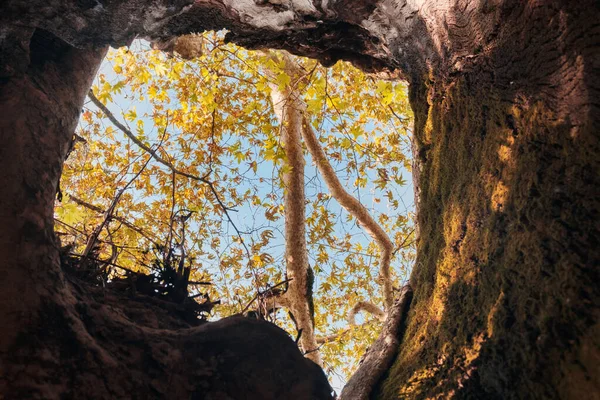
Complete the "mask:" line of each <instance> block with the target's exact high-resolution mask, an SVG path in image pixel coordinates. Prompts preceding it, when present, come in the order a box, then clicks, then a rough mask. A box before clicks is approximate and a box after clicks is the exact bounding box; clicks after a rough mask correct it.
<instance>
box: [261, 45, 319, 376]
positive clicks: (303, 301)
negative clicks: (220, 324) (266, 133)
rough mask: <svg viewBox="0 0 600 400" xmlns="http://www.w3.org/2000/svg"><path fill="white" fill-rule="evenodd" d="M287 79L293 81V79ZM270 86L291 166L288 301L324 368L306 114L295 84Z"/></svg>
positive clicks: (307, 347) (308, 350)
mask: <svg viewBox="0 0 600 400" xmlns="http://www.w3.org/2000/svg"><path fill="white" fill-rule="evenodd" d="M268 55H269V56H270V57H272V58H273V59H277V56H275V54H274V53H268ZM290 62H291V61H290V60H286V67H285V68H291V64H290ZM288 64H290V65H289V66H288ZM290 71H291V70H290ZM286 72H288V71H286ZM267 74H268V75H270V78H274V76H273V75H274V74H273V72H272V71H267ZM288 75H289V76H290V77H291V78H292V80H293V78H294V75H293V74H288ZM297 77H298V76H296V78H297ZM272 80H274V79H272ZM270 86H271V101H272V103H273V108H274V110H275V114H276V115H277V118H278V120H279V123H280V132H281V142H282V145H283V149H284V151H285V154H286V161H287V163H288V165H287V167H288V168H287V169H285V170H284V172H283V183H284V186H285V191H284V209H285V259H286V270H287V274H288V276H289V277H290V278H293V279H294V281H293V282H292V284H290V286H289V289H288V292H287V296H286V297H287V301H288V302H289V310H290V311H291V313H292V314H293V315H294V318H295V321H296V326H297V329H298V331H300V330H302V335H300V336H299V343H300V347H301V348H302V349H303V351H304V354H305V355H306V356H307V357H308V358H309V359H311V360H312V361H314V362H315V363H317V364H319V365H322V360H321V354H320V352H319V351H318V344H317V341H316V337H315V327H314V310H313V297H312V290H313V288H312V285H313V272H312V269H311V268H310V266H309V264H308V249H307V244H306V205H305V199H306V196H305V194H304V164H305V161H304V152H303V150H302V119H303V110H302V109H301V108H299V107H298V105H299V101H298V99H299V98H298V92H297V89H296V88H295V87H294V86H293V85H292V84H288V85H287V86H286V87H285V88H283V89H282V88H280V87H279V85H277V84H273V83H271V84H270Z"/></svg>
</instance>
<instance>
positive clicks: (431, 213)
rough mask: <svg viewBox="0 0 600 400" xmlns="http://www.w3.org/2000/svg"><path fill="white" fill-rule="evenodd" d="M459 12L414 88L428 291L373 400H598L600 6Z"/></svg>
mask: <svg viewBox="0 0 600 400" xmlns="http://www.w3.org/2000/svg"><path fill="white" fill-rule="evenodd" d="M456 5H457V6H456V7H453V8H449V9H446V10H442V9H440V10H438V12H437V13H436V12H431V13H430V14H429V18H428V19H425V23H426V24H427V25H428V26H433V27H434V28H437V29H438V31H437V32H436V31H435V29H434V30H431V32H432V40H433V42H434V43H440V44H441V45H443V46H444V47H445V49H444V51H445V52H446V53H447V55H444V54H443V53H442V54H440V55H441V56H442V57H441V62H440V64H439V65H438V68H437V69H431V70H430V72H429V74H428V76H423V77H422V78H421V79H417V80H414V81H413V82H412V85H411V102H412V107H413V110H414V112H415V132H414V134H415V141H416V147H417V153H416V154H415V157H417V162H418V163H419V164H420V166H419V168H418V173H419V174H420V182H419V183H420V185H419V186H420V193H419V197H420V203H419V214H418V225H419V229H420V232H419V241H418V257H417V262H416V265H415V268H414V271H413V274H412V277H411V286H412V287H413V288H415V294H414V300H413V303H412V305H411V309H410V312H409V315H408V320H407V327H406V331H405V333H404V334H403V337H402V341H401V344H400V354H399V356H398V358H397V360H396V361H395V364H394V366H393V367H392V368H391V370H390V371H389V373H388V376H387V378H386V379H385V380H384V381H383V383H382V384H381V385H380V387H379V389H378V391H377V394H376V395H375V394H374V395H373V397H374V398H380V399H396V398H446V397H453V398H485V399H517V398H524V397H527V398H548V399H549V398H565V399H566V398H573V399H578V398H598V397H597V396H598V393H600V381H599V377H600V371H599V369H598V366H599V365H600V352H599V350H598V349H599V348H600V347H599V346H600V340H599V338H600V329H599V328H600V327H599V325H598V317H599V316H600V313H599V306H600V291H599V288H598V284H597V282H598V279H599V278H600V276H599V274H598V265H600V254H599V251H600V247H599V246H598V237H600V235H599V232H598V229H599V223H598V221H599V214H598V210H599V209H600V204H599V198H600V197H599V196H598V194H599V191H598V187H599V186H598V185H599V184H600V181H599V175H598V171H600V165H599V164H600V143H599V136H598V129H599V128H600V126H599V121H600V119H599V117H600V113H599V111H600V110H599V104H598V98H600V97H599V95H600V93H599V91H600V79H599V76H598V72H599V70H598V66H599V65H600V58H599V54H600V46H599V45H600V29H599V28H600V26H599V25H598V21H599V20H600V13H599V12H598V4H597V3H594V2H559V1H556V2H551V1H547V2H536V1H513V2H511V1H496V2H483V1H482V2H457V4H456ZM459 5H460V6H461V7H459ZM463 6H464V7H463ZM430 11H431V10H430ZM434 11H435V10H434ZM440 20H445V21H446V26H447V28H444V27H443V26H440V25H439V23H436V21H440Z"/></svg>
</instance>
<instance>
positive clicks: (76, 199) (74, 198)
mask: <svg viewBox="0 0 600 400" xmlns="http://www.w3.org/2000/svg"><path fill="white" fill-rule="evenodd" d="M69 200H71V201H73V203H75V204H78V205H80V206H82V207H85V208H87V209H89V210H92V211H95V212H97V213H99V214H104V213H105V212H106V210H103V209H102V208H100V207H98V206H95V205H93V204H91V203H88V202H86V201H84V200H82V199H80V198H79V197H77V196H75V195H73V194H70V193H69ZM111 218H112V219H114V220H115V221H119V222H120V223H122V224H123V225H125V226H126V227H128V228H129V229H131V230H133V231H136V232H137V233H139V234H140V235H142V236H143V237H145V238H146V239H148V240H149V241H151V242H152V243H153V244H155V245H158V242H157V241H156V239H154V238H152V237H151V236H150V235H149V234H148V233H146V232H144V231H143V230H142V229H140V228H138V227H137V226H135V225H134V224H132V223H131V222H129V221H127V220H126V219H125V218H123V217H119V216H117V215H113V216H112V217H111Z"/></svg>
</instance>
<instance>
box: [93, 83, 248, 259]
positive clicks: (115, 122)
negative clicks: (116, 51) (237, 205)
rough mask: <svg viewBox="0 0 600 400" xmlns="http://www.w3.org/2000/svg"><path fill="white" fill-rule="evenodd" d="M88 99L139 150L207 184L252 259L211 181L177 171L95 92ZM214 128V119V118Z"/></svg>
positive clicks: (204, 177) (172, 169) (170, 167)
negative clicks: (121, 120) (128, 126)
mask: <svg viewBox="0 0 600 400" xmlns="http://www.w3.org/2000/svg"><path fill="white" fill-rule="evenodd" d="M88 97H89V98H90V100H92V103H94V105H96V107H98V108H99V109H100V110H101V111H102V112H103V113H104V114H105V115H106V117H107V118H108V119H109V120H110V122H112V123H113V125H115V126H116V127H117V128H119V129H120V130H121V132H123V133H124V134H125V135H126V136H127V137H128V138H130V139H131V140H132V141H133V143H135V144H136V145H137V146H138V147H139V148H141V149H142V150H144V151H145V152H147V153H149V154H150V155H151V156H152V158H154V159H155V160H156V161H158V162H159V163H161V164H162V165H164V166H165V167H167V168H169V169H170V170H171V171H172V172H174V173H175V174H177V175H181V176H185V177H186V178H189V179H192V180H195V181H198V182H202V183H205V184H206V185H208V188H209V189H210V191H211V192H212V194H213V195H214V196H215V199H216V201H217V203H218V204H219V206H220V207H221V209H222V210H223V213H224V214H225V216H226V217H227V220H228V221H229V223H230V224H231V226H233V229H234V230H235V232H236V234H237V236H238V238H239V239H240V243H241V244H242V246H244V249H245V250H246V254H247V256H248V258H250V251H249V250H248V247H247V246H246V242H245V241H244V239H243V237H242V234H241V232H240V230H239V229H238V228H237V226H236V225H235V223H234V222H233V219H232V218H231V216H230V215H229V211H235V210H233V209H232V208H229V207H227V206H226V205H225V204H224V203H223V201H222V200H221V197H220V196H219V193H218V192H217V190H216V189H215V186H214V184H213V183H212V182H211V181H209V180H208V179H207V178H206V176H197V175H194V174H190V173H188V172H185V171H181V170H179V169H177V168H176V167H175V166H174V165H173V164H172V163H171V162H169V161H168V160H165V159H164V158H162V157H161V156H160V155H159V154H158V153H157V152H156V151H154V150H153V149H152V148H151V147H149V146H147V145H146V144H144V143H143V142H142V141H141V140H139V139H138V138H137V137H136V136H135V135H134V134H133V133H132V132H131V131H130V130H129V129H127V127H126V126H125V125H123V124H122V123H121V122H120V121H119V120H118V119H117V118H116V117H115V116H114V114H113V113H112V112H111V111H110V110H109V109H108V108H107V107H106V106H105V105H104V104H102V102H101V101H100V100H98V98H97V97H96V95H94V92H93V91H92V90H90V91H89V93H88ZM213 127H214V118H213ZM210 172H211V170H209V174H210Z"/></svg>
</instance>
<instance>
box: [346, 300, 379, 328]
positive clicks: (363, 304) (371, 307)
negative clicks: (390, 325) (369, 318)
mask: <svg viewBox="0 0 600 400" xmlns="http://www.w3.org/2000/svg"><path fill="white" fill-rule="evenodd" d="M361 311H365V312H368V313H370V314H373V315H375V316H376V317H377V318H379V320H380V321H385V318H386V314H385V312H384V311H383V310H381V309H380V308H379V307H377V306H376V305H375V304H373V303H371V302H370V301H359V302H358V303H356V304H355V305H354V307H352V309H351V310H350V311H349V312H348V316H347V318H346V319H347V320H348V323H349V324H350V325H352V326H356V314H358V313H359V312H361Z"/></svg>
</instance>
